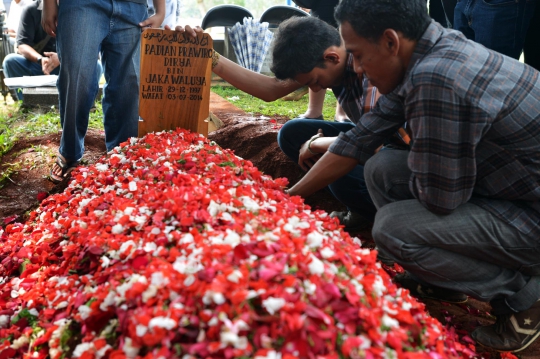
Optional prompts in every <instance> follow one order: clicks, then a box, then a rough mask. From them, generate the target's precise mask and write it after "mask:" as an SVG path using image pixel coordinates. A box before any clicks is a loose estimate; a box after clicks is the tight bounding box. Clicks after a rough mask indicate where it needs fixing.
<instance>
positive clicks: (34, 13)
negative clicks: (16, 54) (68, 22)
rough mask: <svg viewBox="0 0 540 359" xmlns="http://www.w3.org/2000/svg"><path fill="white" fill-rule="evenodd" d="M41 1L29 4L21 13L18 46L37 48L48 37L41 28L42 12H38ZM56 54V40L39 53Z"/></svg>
mask: <svg viewBox="0 0 540 359" xmlns="http://www.w3.org/2000/svg"><path fill="white" fill-rule="evenodd" d="M40 3H41V1H30V2H27V3H26V5H25V6H24V8H23V9H22V12H21V22H20V23H19V29H18V30H17V46H20V45H28V46H32V47H34V46H36V45H37V44H39V42H40V41H41V40H43V39H45V38H46V37H47V33H46V32H45V30H43V27H41V10H38V7H39V5H40ZM44 52H56V39H54V38H50V39H49V41H47V44H46V45H45V47H43V49H42V50H41V51H40V52H39V53H40V54H42V55H43V53H44Z"/></svg>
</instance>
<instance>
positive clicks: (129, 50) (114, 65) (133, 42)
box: [56, 0, 147, 161]
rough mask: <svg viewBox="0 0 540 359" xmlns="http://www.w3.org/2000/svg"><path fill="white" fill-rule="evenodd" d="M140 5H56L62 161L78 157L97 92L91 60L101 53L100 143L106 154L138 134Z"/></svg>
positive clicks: (80, 1)
mask: <svg viewBox="0 0 540 359" xmlns="http://www.w3.org/2000/svg"><path fill="white" fill-rule="evenodd" d="M146 18H147V7H146V4H138V3H134V2H130V1H118V0H94V1H86V0H71V1H60V3H59V9H58V28H57V38H56V39H57V50H58V56H59V58H60V62H61V63H62V66H61V69H60V75H59V77H58V84H57V86H58V92H59V94H60V121H61V124H62V129H63V131H62V138H61V140H60V149H59V152H60V154H62V156H64V157H65V158H66V159H67V160H68V161H75V160H78V159H80V158H81V157H82V155H83V153H84V137H85V135H86V130H87V128H88V114H89V111H90V108H91V107H92V104H93V102H94V99H95V98H96V94H97V91H98V78H97V77H96V60H97V58H98V54H101V61H102V63H103V68H104V72H105V80H106V82H107V83H106V84H105V86H104V88H103V99H102V104H103V117H104V119H103V121H104V126H105V143H106V146H107V150H108V151H110V150H112V149H113V148H114V147H116V146H118V145H119V144H120V143H121V142H124V141H126V140H127V139H128V138H130V137H134V136H135V137H136V136H137V135H138V121H139V63H140V58H139V57H140V49H139V43H140V37H141V28H140V27H139V25H138V24H139V23H140V22H141V21H143V20H145V19H146Z"/></svg>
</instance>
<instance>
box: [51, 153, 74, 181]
mask: <svg viewBox="0 0 540 359" xmlns="http://www.w3.org/2000/svg"><path fill="white" fill-rule="evenodd" d="M80 163H81V161H71V162H68V161H67V160H66V159H65V158H64V156H62V155H61V154H58V155H57V156H56V162H55V164H54V165H53V167H52V168H51V173H50V174H49V180H50V181H51V182H52V183H54V184H58V183H60V182H62V181H63V180H65V179H66V178H68V177H69V174H70V173H71V171H73V170H74V169H75V168H77V167H78V166H79V164H80ZM55 166H58V168H60V169H61V170H62V173H61V174H60V176H58V175H55V174H54V170H55Z"/></svg>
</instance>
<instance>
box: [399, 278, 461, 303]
mask: <svg viewBox="0 0 540 359" xmlns="http://www.w3.org/2000/svg"><path fill="white" fill-rule="evenodd" d="M394 281H395V282H396V283H398V284H399V285H401V287H403V288H405V289H408V290H409V292H411V295H412V296H413V297H418V298H428V299H436V300H440V301H442V302H447V303H456V304H459V303H465V302H466V301H467V299H468V297H467V296H466V295H465V294H463V293H459V292H456V291H454V290H451V289H444V288H441V287H436V286H434V285H427V284H421V283H418V282H417V281H416V280H415V279H413V278H412V277H411V276H410V274H409V273H407V272H405V273H400V274H398V275H396V276H395V277H394Z"/></svg>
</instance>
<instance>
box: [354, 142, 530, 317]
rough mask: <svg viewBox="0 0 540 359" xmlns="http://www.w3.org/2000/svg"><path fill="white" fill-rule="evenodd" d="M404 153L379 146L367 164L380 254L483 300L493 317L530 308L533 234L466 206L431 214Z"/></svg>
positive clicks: (423, 276) (422, 277)
mask: <svg viewBox="0 0 540 359" xmlns="http://www.w3.org/2000/svg"><path fill="white" fill-rule="evenodd" d="M408 155H409V152H408V151H400V150H385V151H380V152H379V153H377V154H376V155H375V156H373V157H372V158H370V159H369V160H368V161H367V162H366V164H365V176H366V183H367V187H368V189H369V193H370V195H371V198H373V202H374V203H375V206H376V207H377V209H378V211H377V215H376V217H375V223H374V224H373V231H372V234H373V239H374V240H375V243H376V244H377V248H378V249H379V251H380V252H381V253H382V254H383V255H384V256H385V257H388V258H391V259H394V260H395V261H396V262H397V263H399V264H400V265H401V266H403V268H405V269H406V270H407V271H408V272H409V273H410V274H411V275H412V276H413V277H415V278H416V279H417V280H418V281H419V282H425V283H428V284H432V285H435V286H438V287H442V288H447V289H452V290H455V291H458V292H462V293H465V294H467V295H469V296H471V297H473V298H476V299H479V300H483V301H489V302H490V303H491V306H492V308H493V312H494V314H505V313H508V312H509V311H510V312H521V311H524V310H527V309H529V308H530V307H531V306H532V305H533V304H534V303H535V302H536V301H537V300H538V299H539V298H540V243H539V242H538V239H537V238H531V237H530V236H529V237H528V236H526V235H524V234H523V233H521V232H520V231H519V230H518V229H516V228H514V227H512V226H510V225H509V224H507V223H505V222H503V221H502V220H500V219H499V218H497V217H496V216H494V215H492V214H491V213H490V212H488V211H486V210H485V209H483V208H481V207H479V206H476V205H474V204H471V203H466V204H463V205H461V206H459V207H458V208H457V209H456V210H455V211H454V212H452V213H451V214H449V215H445V216H443V215H437V214H434V213H432V212H430V211H429V210H428V209H427V208H425V207H424V206H423V205H422V204H421V203H420V202H419V201H418V200H417V199H415V198H414V196H413V195H412V193H411V191H410V190H409V179H410V176H411V171H410V169H409V167H408V165H407V159H408Z"/></svg>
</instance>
